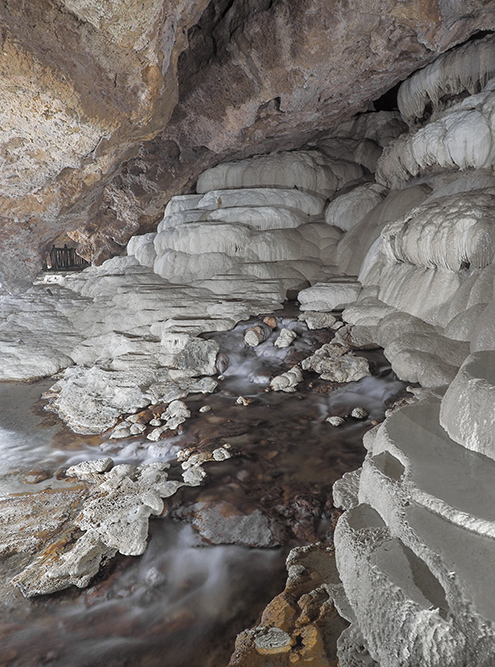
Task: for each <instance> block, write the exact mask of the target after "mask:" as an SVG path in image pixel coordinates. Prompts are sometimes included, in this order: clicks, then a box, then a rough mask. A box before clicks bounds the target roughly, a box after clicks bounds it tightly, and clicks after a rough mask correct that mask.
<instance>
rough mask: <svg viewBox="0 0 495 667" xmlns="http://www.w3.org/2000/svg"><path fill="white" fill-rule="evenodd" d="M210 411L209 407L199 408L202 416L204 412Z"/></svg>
mask: <svg viewBox="0 0 495 667" xmlns="http://www.w3.org/2000/svg"><path fill="white" fill-rule="evenodd" d="M210 410H211V406H210V405H202V406H201V407H200V408H199V412H201V413H202V414H204V413H205V412H210Z"/></svg>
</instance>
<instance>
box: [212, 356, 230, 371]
mask: <svg viewBox="0 0 495 667" xmlns="http://www.w3.org/2000/svg"><path fill="white" fill-rule="evenodd" d="M215 365H216V367H217V371H218V372H219V373H225V371H226V370H227V368H228V367H229V365H230V361H229V358H228V356H227V355H226V354H225V353H224V352H219V353H218V355H217V360H216V362H215Z"/></svg>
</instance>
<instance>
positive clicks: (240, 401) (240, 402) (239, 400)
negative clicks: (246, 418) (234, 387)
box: [235, 396, 251, 407]
mask: <svg viewBox="0 0 495 667" xmlns="http://www.w3.org/2000/svg"><path fill="white" fill-rule="evenodd" d="M235 402H236V405H243V406H244V407H246V406H248V405H249V404H250V403H251V400H250V399H249V398H244V396H239V397H238V398H237V399H236V401H235Z"/></svg>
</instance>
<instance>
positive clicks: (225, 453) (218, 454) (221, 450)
mask: <svg viewBox="0 0 495 667" xmlns="http://www.w3.org/2000/svg"><path fill="white" fill-rule="evenodd" d="M212 456H213V458H214V459H215V461H226V460H227V459H230V458H231V457H232V453H231V452H230V445H224V446H223V447H218V448H217V449H214V450H213V452H212Z"/></svg>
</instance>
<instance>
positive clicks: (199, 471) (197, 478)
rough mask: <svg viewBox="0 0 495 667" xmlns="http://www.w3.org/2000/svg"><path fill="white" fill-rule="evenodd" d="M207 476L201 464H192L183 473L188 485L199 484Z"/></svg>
mask: <svg viewBox="0 0 495 667" xmlns="http://www.w3.org/2000/svg"><path fill="white" fill-rule="evenodd" d="M205 477H206V472H205V471H204V470H203V468H201V467H200V466H197V465H196V466H192V467H191V468H188V469H187V470H185V471H184V472H183V473H182V479H183V480H184V482H185V483H186V484H187V485H188V486H199V485H200V484H201V482H202V481H203V480H204V478H205Z"/></svg>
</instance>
